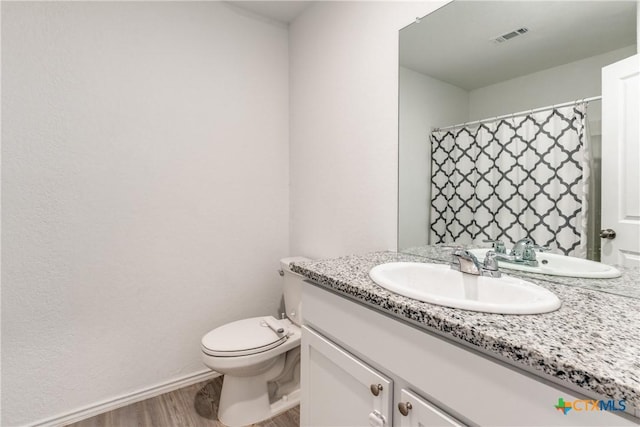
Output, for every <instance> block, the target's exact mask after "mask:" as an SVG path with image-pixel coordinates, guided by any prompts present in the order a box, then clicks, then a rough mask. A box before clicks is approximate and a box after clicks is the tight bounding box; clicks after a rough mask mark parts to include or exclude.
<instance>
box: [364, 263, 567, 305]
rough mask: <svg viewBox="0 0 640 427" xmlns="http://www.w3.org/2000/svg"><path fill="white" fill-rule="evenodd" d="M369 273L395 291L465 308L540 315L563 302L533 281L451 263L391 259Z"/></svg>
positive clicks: (429, 301)
mask: <svg viewBox="0 0 640 427" xmlns="http://www.w3.org/2000/svg"><path fill="white" fill-rule="evenodd" d="M369 276H370V277H371V279H372V280H373V281H374V282H376V283H377V284H378V285H380V286H382V287H383V288H385V289H388V290H390V291H391V292H395V293H397V294H400V295H404V296H406V297H409V298H413V299H417V300H420V301H424V302H428V303H431V304H437V305H443V306H446V307H453V308H461V309H464V310H472V311H482V312H486V313H501V314H538V313H548V312H550V311H554V310H557V309H558V308H559V307H560V304H561V303H560V300H559V299H558V297H557V296H555V295H554V294H553V293H551V292H550V291H548V290H546V289H544V288H542V287H540V286H538V285H535V284H533V283H530V282H526V281H524V280H520V279H516V278H514V277H509V276H506V275H503V276H502V277H500V278H492V277H484V276H475V275H471V274H464V273H461V272H459V271H456V270H452V269H451V267H450V266H449V265H448V264H427V263H421V262H391V263H387V264H381V265H377V266H375V267H374V268H372V269H371V271H370V272H369Z"/></svg>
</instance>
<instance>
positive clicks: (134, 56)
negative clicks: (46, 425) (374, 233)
mask: <svg viewBox="0 0 640 427" xmlns="http://www.w3.org/2000/svg"><path fill="white" fill-rule="evenodd" d="M2 89H3V92H2V113H3V117H2V119H3V127H2V143H3V144H2V160H3V170H2V205H3V216H2V231H3V233H2V247H3V259H2V339H3V342H2V409H3V414H2V415H3V418H2V425H6V426H13V425H18V424H23V423H28V422H33V421H35V420H38V419H42V418H48V417H51V416H54V415H57V414H60V413H65V412H68V411H72V410H74V409H76V408H78V407H80V406H83V405H90V404H94V403H96V402H99V401H101V400H104V399H110V398H114V397H118V396H121V395H123V394H126V393H129V392H132V391H135V390H139V389H143V388H146V387H150V386H153V385H155V384H160V383H163V382H166V381H168V380H171V379H175V378H179V377H182V376H185V375H187V374H191V373H194V372H197V371H200V370H202V369H205V367H204V366H203V365H202V364H201V362H200V342H199V341H200V338H201V336H202V335H203V334H204V333H205V332H207V331H208V330H210V329H212V328H213V327H216V326H219V325H221V324H223V323H225V322H228V321H230V320H235V319H239V318H243V317H248V316H255V315H259V314H263V313H271V312H274V313H275V309H276V307H277V306H278V304H279V302H280V298H281V289H280V285H281V283H280V277H279V276H278V275H277V274H276V269H277V268H278V266H279V265H278V259H279V258H280V257H282V256H285V255H288V254H289V251H288V215H289V211H288V192H289V189H288V181H289V175H288V170H289V166H288V149H289V148H288V39H287V30H286V28H284V27H280V26H275V25H273V24H269V23H267V22H265V21H261V20H255V19H252V18H250V17H248V16H246V14H245V15H241V14H238V13H237V12H235V11H234V10H231V9H229V8H228V7H226V6H225V5H224V4H223V3H220V2H175V3H172V2H42V3H35V2H15V3H11V2H3V3H2Z"/></svg>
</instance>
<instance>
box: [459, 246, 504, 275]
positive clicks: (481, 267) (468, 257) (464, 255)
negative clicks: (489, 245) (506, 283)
mask: <svg viewBox="0 0 640 427" xmlns="http://www.w3.org/2000/svg"><path fill="white" fill-rule="evenodd" d="M495 255H496V254H495V252H493V251H489V252H488V253H487V255H486V258H485V259H484V262H483V263H480V261H478V258H476V256H475V255H474V254H472V253H471V252H469V251H466V250H464V249H456V250H454V251H453V254H452V257H451V268H452V269H454V270H457V271H459V272H461V273H465V274H473V275H474V276H489V277H500V271H499V270H498V263H497V262H496V259H495Z"/></svg>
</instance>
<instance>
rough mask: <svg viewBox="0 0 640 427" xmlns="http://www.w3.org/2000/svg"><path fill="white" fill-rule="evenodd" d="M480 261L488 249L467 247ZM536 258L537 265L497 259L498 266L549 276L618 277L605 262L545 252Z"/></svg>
mask: <svg viewBox="0 0 640 427" xmlns="http://www.w3.org/2000/svg"><path fill="white" fill-rule="evenodd" d="M467 250H468V251H469V252H471V253H472V254H474V255H475V256H476V257H477V258H478V259H479V260H480V261H482V260H483V259H484V256H485V254H486V253H487V251H489V250H490V249H467ZM536 259H537V260H538V266H537V267H529V266H527V265H519V264H513V263H510V262H504V261H498V266H499V267H500V268H507V269H510V270H518V271H525V272H528V273H538V274H548V275H550V276H565V277H581V278H588V279H611V278H614V277H620V275H621V274H620V271H619V270H618V269H617V268H615V267H612V266H610V265H607V264H602V263H600V262H595V261H590V260H588V259H582V258H575V257H571V256H565V255H558V254H551V253H547V252H539V253H536Z"/></svg>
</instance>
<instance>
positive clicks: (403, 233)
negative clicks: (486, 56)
mask: <svg viewBox="0 0 640 427" xmlns="http://www.w3.org/2000/svg"><path fill="white" fill-rule="evenodd" d="M399 111H400V117H399V121H400V123H399V124H400V134H399V140H400V150H399V152H400V156H399V159H400V165H402V167H401V168H400V170H399V179H400V184H401V185H400V187H399V190H398V192H399V195H398V196H399V208H398V216H399V218H400V221H399V224H398V242H399V243H398V245H399V247H400V249H406V248H410V247H415V246H424V245H426V244H427V243H428V224H429V209H428V207H429V206H430V201H431V186H430V182H431V148H430V147H431V146H430V144H429V135H430V134H431V129H433V128H434V127H442V126H447V125H453V124H457V123H462V122H465V121H467V120H468V117H469V92H468V91H466V90H464V89H460V88H459V87H456V86H453V85H451V84H449V83H445V82H442V81H440V80H437V79H434V78H433V77H430V76H426V75H424V74H421V73H418V72H416V71H413V70H410V69H408V68H404V67H400V109H399Z"/></svg>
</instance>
